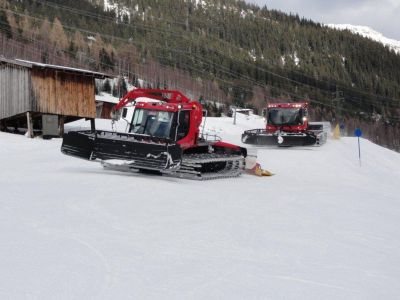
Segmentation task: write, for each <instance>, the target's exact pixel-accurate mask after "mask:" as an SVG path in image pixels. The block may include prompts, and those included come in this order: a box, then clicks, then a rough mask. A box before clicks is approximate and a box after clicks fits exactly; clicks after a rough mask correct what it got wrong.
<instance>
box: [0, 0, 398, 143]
mask: <svg viewBox="0 0 400 300" xmlns="http://www.w3.org/2000/svg"><path fill="white" fill-rule="evenodd" d="M0 35H1V38H0V41H1V44H0V49H1V50H0V51H1V53H2V55H4V56H6V57H20V58H28V59H34V60H37V61H43V62H48V63H56V64H64V65H71V66H79V67H88V68H91V69H95V70H101V71H105V72H108V73H112V74H121V75H125V76H127V77H128V78H129V80H131V81H132V82H133V83H135V84H138V83H139V82H140V83H142V84H143V81H138V79H139V78H140V79H142V80H144V84H145V85H146V86H148V85H149V86H150V85H151V86H154V87H156V86H158V87H168V88H178V89H181V90H183V91H184V92H186V93H188V94H189V95H190V96H192V97H194V98H202V99H204V100H208V101H210V102H214V101H216V102H225V103H233V104H236V105H240V106H248V107H253V108H256V109H259V108H261V107H262V106H264V105H265V103H266V102H267V101H277V100H278V99H284V100H285V101H286V100H298V99H308V100H309V101H310V102H311V104H312V106H313V112H312V117H313V118H314V119H315V120H327V121H335V122H336V121H340V123H344V124H345V130H347V132H348V133H350V134H351V133H352V132H353V130H354V128H355V127H356V126H361V127H362V128H363V129H364V132H365V133H366V135H367V137H368V138H370V139H371V140H372V141H375V142H378V143H379V144H382V145H385V146H387V147H390V148H392V149H397V150H400V100H399V99H400V55H397V54H396V53H395V52H394V51H392V50H390V49H389V48H388V47H385V46H383V45H382V44H380V43H377V42H374V41H372V40H369V39H367V38H364V37H361V36H359V35H355V34H352V33H351V32H350V31H339V30H335V29H332V28H328V27H325V26H323V25H321V24H318V23H315V22H313V21H311V20H306V19H302V18H299V16H297V15H287V14H284V13H281V12H278V11H274V10H269V9H267V8H266V7H263V8H260V7H258V6H255V5H250V4H247V3H245V2H244V1H237V0H215V1H211V0H195V1H190V0H162V1H160V0H118V1H116V0H115V1H112V0H86V1H74V0H49V1H46V0H26V1H17V0H0Z"/></svg>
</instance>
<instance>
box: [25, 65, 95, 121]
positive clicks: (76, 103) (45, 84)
mask: <svg viewBox="0 0 400 300" xmlns="http://www.w3.org/2000/svg"><path fill="white" fill-rule="evenodd" d="M32 92H33V94H32V98H33V99H34V103H35V105H34V107H33V109H34V111H37V112H42V113H49V114H57V115H65V116H77V117H85V118H94V117H96V104H95V91H94V78H93V77H91V76H84V75H77V74H73V73H66V72H60V71H57V70H51V69H45V70H43V69H39V68H33V69H32Z"/></svg>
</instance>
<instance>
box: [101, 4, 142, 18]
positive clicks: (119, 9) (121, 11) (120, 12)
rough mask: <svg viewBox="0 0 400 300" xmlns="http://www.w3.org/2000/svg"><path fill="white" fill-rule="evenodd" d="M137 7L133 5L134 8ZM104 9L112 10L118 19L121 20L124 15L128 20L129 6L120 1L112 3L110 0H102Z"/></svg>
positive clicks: (129, 16)
mask: <svg viewBox="0 0 400 300" xmlns="http://www.w3.org/2000/svg"><path fill="white" fill-rule="evenodd" d="M136 9H137V6H135V10H136ZM104 10H105V11H114V12H115V14H116V15H117V18H118V19H119V20H120V21H123V19H124V17H125V16H126V17H128V19H129V20H130V18H131V13H130V11H129V8H128V7H126V6H124V5H122V4H120V3H118V2H117V3H112V2H111V0H104Z"/></svg>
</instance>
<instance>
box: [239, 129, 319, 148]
mask: <svg viewBox="0 0 400 300" xmlns="http://www.w3.org/2000/svg"><path fill="white" fill-rule="evenodd" d="M326 137H327V135H326V132H323V131H309V132H304V133H291V132H283V133H280V134H278V133H268V132H267V131H266V130H265V129H253V130H246V131H245V132H244V133H243V134H242V142H243V143H245V144H250V145H259V146H279V147H294V146H313V145H315V146H320V145H322V144H324V143H325V142H326Z"/></svg>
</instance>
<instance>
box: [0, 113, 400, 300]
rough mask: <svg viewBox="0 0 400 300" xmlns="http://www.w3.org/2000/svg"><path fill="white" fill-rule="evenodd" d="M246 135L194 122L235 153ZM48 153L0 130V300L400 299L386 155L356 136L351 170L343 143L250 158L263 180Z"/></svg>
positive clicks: (399, 170)
mask: <svg viewBox="0 0 400 300" xmlns="http://www.w3.org/2000/svg"><path fill="white" fill-rule="evenodd" d="M103 123H104V122H103ZM75 125H76V124H75ZM105 125H106V124H105V123H104V124H103V126H105ZM254 127H262V120H261V119H257V118H256V117H252V118H247V117H239V118H238V125H236V126H235V125H233V124H232V119H230V118H220V119H212V118H209V119H208V120H207V124H206V128H207V131H210V132H215V133H217V134H219V135H221V136H222V137H223V138H224V139H225V140H228V141H231V142H237V143H239V142H240V134H241V133H242V131H243V130H244V129H248V128H254ZM60 144H61V141H60V140H57V139H53V140H50V141H44V140H41V139H39V138H36V139H34V140H29V139H27V138H25V137H23V136H16V135H11V134H6V133H0V170H1V171H0V299H398V297H399V295H400V251H399V249H400V231H399V227H400V185H399V182H400V154H398V153H395V152H393V151H390V150H387V149H384V148H382V147H379V146H377V145H374V144H372V143H370V142H368V141H366V140H364V139H362V141H361V147H362V159H363V161H362V167H360V166H359V163H358V152H357V140H356V139H355V138H342V139H341V140H340V141H333V140H329V141H328V143H327V144H326V145H325V146H323V147H320V148H312V147H305V148H290V149H275V148H273V149H262V148H260V149H259V151H258V154H259V161H260V162H261V164H262V166H263V167H264V168H266V169H268V170H270V171H272V172H273V173H275V174H276V175H275V176H273V177H264V178H261V177H255V176H251V175H243V176H241V177H239V178H234V179H221V180H214V181H206V182H196V181H189V180H180V179H175V178H168V177H161V176H151V175H138V174H126V173H124V174H121V173H117V172H113V171H105V170H103V169H102V168H101V166H100V165H99V164H97V163H93V162H87V161H84V160H78V159H75V158H72V157H68V156H64V155H62V154H61V153H60Z"/></svg>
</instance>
